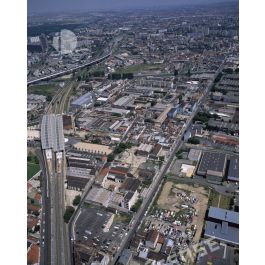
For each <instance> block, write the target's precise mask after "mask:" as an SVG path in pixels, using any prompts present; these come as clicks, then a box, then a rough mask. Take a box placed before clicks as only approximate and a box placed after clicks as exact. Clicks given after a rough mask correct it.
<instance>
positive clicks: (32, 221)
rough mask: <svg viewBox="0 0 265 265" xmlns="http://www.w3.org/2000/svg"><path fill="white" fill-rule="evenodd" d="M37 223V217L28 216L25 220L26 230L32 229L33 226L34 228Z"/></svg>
mask: <svg viewBox="0 0 265 265" xmlns="http://www.w3.org/2000/svg"><path fill="white" fill-rule="evenodd" d="M38 221H39V220H38V218H37V217H31V216H28V219H27V227H28V229H32V228H33V227H34V226H36V225H37V223H38Z"/></svg>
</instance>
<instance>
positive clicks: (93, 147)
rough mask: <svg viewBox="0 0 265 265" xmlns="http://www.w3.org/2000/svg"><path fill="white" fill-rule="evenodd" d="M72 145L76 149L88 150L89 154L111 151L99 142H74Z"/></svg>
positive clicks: (102, 153)
mask: <svg viewBox="0 0 265 265" xmlns="http://www.w3.org/2000/svg"><path fill="white" fill-rule="evenodd" d="M73 146H74V148H76V149H77V150H80V151H84V152H88V153H91V154H99V155H109V154H110V153H111V152H112V150H111V149H110V148H109V147H108V146H106V145H101V144H90V143H83V142H78V143H76V144H74V145H73Z"/></svg>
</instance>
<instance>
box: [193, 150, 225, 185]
mask: <svg viewBox="0 0 265 265" xmlns="http://www.w3.org/2000/svg"><path fill="white" fill-rule="evenodd" d="M226 162H227V159H226V155H225V154H223V153H218V152H204V153H203V155H202V158H201V161H200V164H199V167H198V169H197V174H198V175H201V176H204V177H206V179H207V180H208V182H211V183H215V184H221V183H222V181H223V178H224V176H225V170H226Z"/></svg>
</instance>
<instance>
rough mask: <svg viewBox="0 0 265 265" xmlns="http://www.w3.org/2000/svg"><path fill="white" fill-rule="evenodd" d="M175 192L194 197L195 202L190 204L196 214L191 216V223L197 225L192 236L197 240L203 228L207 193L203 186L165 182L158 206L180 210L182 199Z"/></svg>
mask: <svg viewBox="0 0 265 265" xmlns="http://www.w3.org/2000/svg"><path fill="white" fill-rule="evenodd" d="M177 193H184V194H186V195H187V198H189V197H194V198H196V202H195V203H194V204H192V207H194V208H195V210H196V214H195V215H194V216H193V220H192V224H191V225H196V226H197V231H196V234H195V236H194V241H197V242H198V241H199V239H200V236H201V232H202V229H203V223H204V217H205V212H206V210H207V206H208V193H207V192H206V191H205V189H204V188H203V187H193V186H192V185H187V184H175V183H173V182H171V181H168V182H166V183H165V185H164V187H163V189H162V192H161V194H160V196H159V198H158V201H157V204H158V206H159V207H160V208H162V209H165V210H170V211H176V212H178V211H180V210H181V205H183V204H189V203H183V199H181V198H180V197H179V196H177Z"/></svg>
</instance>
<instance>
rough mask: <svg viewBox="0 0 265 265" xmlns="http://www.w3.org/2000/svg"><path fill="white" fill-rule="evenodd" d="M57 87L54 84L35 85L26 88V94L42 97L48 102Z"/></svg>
mask: <svg viewBox="0 0 265 265" xmlns="http://www.w3.org/2000/svg"><path fill="white" fill-rule="evenodd" d="M57 89H58V85H56V84H54V83H53V84H37V85H32V86H29V87H28V94H37V95H44V96H46V97H47V99H48V100H50V99H51V98H52V97H53V96H54V95H55V93H56V90H57Z"/></svg>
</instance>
